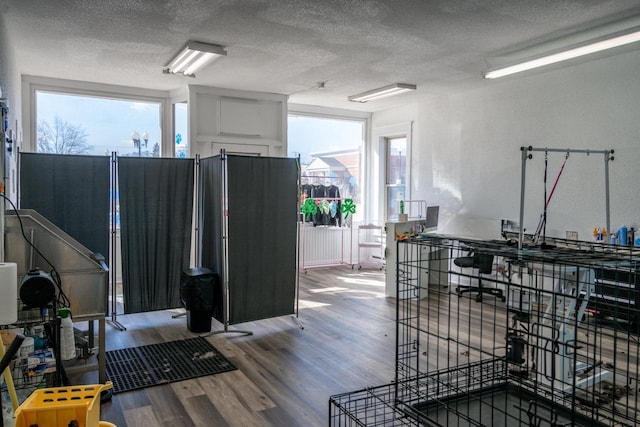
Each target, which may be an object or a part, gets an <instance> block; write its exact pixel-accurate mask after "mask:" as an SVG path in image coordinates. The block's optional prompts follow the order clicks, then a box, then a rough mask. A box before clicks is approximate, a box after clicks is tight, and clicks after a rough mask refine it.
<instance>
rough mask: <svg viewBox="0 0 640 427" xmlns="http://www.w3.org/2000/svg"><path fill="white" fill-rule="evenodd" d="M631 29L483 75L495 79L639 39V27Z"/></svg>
mask: <svg viewBox="0 0 640 427" xmlns="http://www.w3.org/2000/svg"><path fill="white" fill-rule="evenodd" d="M632 31H633V32H629V31H628V30H627V32H626V33H624V34H621V33H616V34H612V35H609V36H606V37H605V38H598V39H595V40H591V41H589V42H587V43H586V44H585V43H582V44H580V45H574V46H570V47H568V48H565V49H563V50H561V51H558V52H552V53H549V54H545V55H543V56H539V57H536V58H532V59H528V60H525V61H523V62H520V63H518V64H515V65H510V66H507V67H501V68H496V69H493V70H490V71H486V72H485V73H484V77H485V78H486V79H495V78H498V77H503V76H508V75H510V74H515V73H519V72H521V71H527V70H531V69H534V68H538V67H543V66H545V65H549V64H554V63H556V62H561V61H566V60H568V59H573V58H578V57H580V56H584V55H589V54H591V53H596V52H600V51H603V50H607V49H612V48H614V47H618V46H624V45H627V44H629V43H635V42H637V41H640V29H638V28H635V29H634V30H632Z"/></svg>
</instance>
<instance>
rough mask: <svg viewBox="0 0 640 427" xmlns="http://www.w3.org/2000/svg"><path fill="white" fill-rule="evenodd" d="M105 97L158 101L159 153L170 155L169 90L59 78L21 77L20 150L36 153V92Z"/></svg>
mask: <svg viewBox="0 0 640 427" xmlns="http://www.w3.org/2000/svg"><path fill="white" fill-rule="evenodd" d="M39 91H42V92H48V93H54V94H60V95H74V96H86V97H97V98H106V99H112V100H121V101H130V102H154V103H158V104H160V117H159V119H160V131H161V143H160V156H161V157H173V156H174V154H173V153H174V150H173V145H172V144H171V143H172V142H173V137H172V135H171V129H172V127H173V126H172V123H171V122H172V120H171V119H172V106H171V101H170V98H169V93H168V92H166V91H157V90H151V89H140V88H133V87H126V86H115V85H107V84H101V83H91V82H80V81H74V80H62V79H54V78H48V77H34V76H23V77H22V116H23V123H25V124H26V126H24V129H23V139H22V145H21V147H20V150H21V151H25V152H36V135H37V108H38V106H37V92H39Z"/></svg>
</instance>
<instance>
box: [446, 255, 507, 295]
mask: <svg viewBox="0 0 640 427" xmlns="http://www.w3.org/2000/svg"><path fill="white" fill-rule="evenodd" d="M453 263H454V264H455V265H457V266H458V267H461V268H477V269H478V276H477V277H478V286H463V287H461V286H458V287H456V293H457V294H458V296H462V294H463V293H465V292H477V293H478V295H476V301H478V302H481V301H482V294H489V295H493V296H494V297H496V298H500V299H501V300H502V302H505V301H506V300H507V299H506V298H505V296H504V294H503V293H502V289H498V288H485V287H483V286H482V275H483V274H491V272H492V271H493V255H488V254H480V253H473V254H472V255H469V256H463V257H458V258H456V259H454V260H453Z"/></svg>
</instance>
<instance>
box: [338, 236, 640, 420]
mask: <svg viewBox="0 0 640 427" xmlns="http://www.w3.org/2000/svg"><path fill="white" fill-rule="evenodd" d="M474 257H480V258H482V259H485V260H486V259H489V258H492V265H491V268H487V266H486V265H483V266H482V268H479V267H481V266H480V265H479V264H477V265H476V264H474V262H473V259H474ZM456 260H458V262H456ZM460 260H463V261H464V262H461V261H460ZM639 266H640V250H639V248H633V247H628V246H626V247H625V246H609V245H601V244H591V243H587V242H575V241H555V242H554V244H553V245H551V244H545V245H542V246H532V247H525V248H523V249H518V248H517V247H515V246H511V245H509V244H508V242H505V241H478V240H472V239H460V238H448V237H438V238H424V239H414V240H405V241H399V242H398V262H397V284H398V290H397V346H396V378H395V381H394V382H393V383H391V384H388V385H384V386H380V387H372V388H369V389H366V390H360V391H357V392H353V393H346V394H342V395H338V396H333V397H332V398H331V399H330V405H329V406H330V411H329V424H330V425H333V426H343V425H344V426H351V425H353V426H370V425H373V426H376V425H385V426H390V425H434V426H450V425H455V426H460V425H465V426H466V425H469V426H518V425H519V426H546V425H548V426H568V425H571V426H640V397H639V396H638V391H639V389H638V379H639V375H640V374H639V373H638V365H639V364H640V356H639V355H640V344H639V341H638V331H639V319H640V315H639V309H638V298H639V292H640V291H639V290H638V282H639V281H640V280H639V279H640V278H639V277H638V276H639V275H640V272H639V271H638V267H639ZM443 277H447V278H448V280H444V281H443V280H442V278H443Z"/></svg>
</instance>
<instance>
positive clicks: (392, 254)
mask: <svg viewBox="0 0 640 427" xmlns="http://www.w3.org/2000/svg"><path fill="white" fill-rule="evenodd" d="M425 225H426V221H425V220H423V219H421V220H410V221H404V222H387V223H386V225H385V228H386V233H387V244H386V249H385V259H386V274H385V276H386V277H385V295H386V296H388V297H396V292H397V277H396V274H398V273H399V274H401V275H404V276H405V278H406V279H408V280H410V281H413V283H416V284H417V285H419V287H420V298H425V297H427V295H428V289H429V288H430V287H441V286H442V287H446V286H448V284H449V277H448V274H447V271H448V263H449V256H448V254H447V253H432V252H430V250H431V246H429V245H400V250H412V251H418V252H416V253H400V254H398V242H397V237H399V236H400V238H402V237H401V236H402V235H404V234H405V233H406V234H409V235H411V236H413V235H414V234H416V232H417V231H418V230H420V229H421V228H422V227H424V226H425ZM398 258H399V259H400V260H401V261H402V260H404V262H403V266H405V267H404V270H402V271H400V272H398V271H397V266H396V263H397V261H398ZM407 259H411V260H417V262H415V263H407V262H406V260H407ZM435 263H438V265H435Z"/></svg>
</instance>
